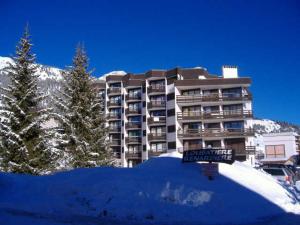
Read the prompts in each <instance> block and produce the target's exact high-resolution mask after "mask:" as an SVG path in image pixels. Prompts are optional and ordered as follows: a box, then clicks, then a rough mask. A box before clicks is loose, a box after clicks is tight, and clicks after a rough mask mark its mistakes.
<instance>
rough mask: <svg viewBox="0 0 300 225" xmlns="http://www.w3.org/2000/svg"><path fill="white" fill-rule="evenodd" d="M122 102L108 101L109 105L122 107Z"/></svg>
mask: <svg viewBox="0 0 300 225" xmlns="http://www.w3.org/2000/svg"><path fill="white" fill-rule="evenodd" d="M121 105H122V102H121V101H112V100H110V101H108V102H107V107H121Z"/></svg>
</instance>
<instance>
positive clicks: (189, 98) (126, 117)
mask: <svg viewBox="0 0 300 225" xmlns="http://www.w3.org/2000/svg"><path fill="white" fill-rule="evenodd" d="M102 79H103V81H102V83H101V81H99V82H98V84H97V87H98V88H99V92H102V94H103V96H104V97H105V111H106V115H107V125H108V127H109V139H110V148H111V149H112V151H113V152H114V154H115V156H116V157H117V158H118V160H119V162H120V165H121V166H124V167H131V166H134V165H136V164H138V163H140V162H142V161H144V160H147V159H149V158H150V157H153V156H157V155H160V154H162V153H165V152H172V151H181V152H182V151H188V150H192V149H201V148H230V149H234V150H235V152H236V158H237V159H238V160H241V161H244V160H246V159H247V158H249V157H250V158H251V157H252V156H253V157H254V153H255V147H254V143H253V137H254V132H253V129H252V118H253V113H252V95H251V93H250V91H249V86H250V84H251V79H250V78H248V77H239V76H238V70H237V67H232V66H223V68H222V76H216V75H211V74H209V72H208V71H207V70H206V69H205V68H202V67H196V68H174V69H171V70H150V71H148V72H146V73H144V74H130V73H128V74H119V73H117V74H109V75H107V76H105V77H103V78H102ZM252 159H253V158H251V160H252Z"/></svg>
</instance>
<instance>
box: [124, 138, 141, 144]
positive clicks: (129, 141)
mask: <svg viewBox="0 0 300 225" xmlns="http://www.w3.org/2000/svg"><path fill="white" fill-rule="evenodd" d="M125 141H126V144H140V143H142V138H141V137H126V139H125Z"/></svg>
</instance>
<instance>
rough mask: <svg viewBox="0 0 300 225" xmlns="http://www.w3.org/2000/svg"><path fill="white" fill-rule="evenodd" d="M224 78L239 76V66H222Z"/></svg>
mask: <svg viewBox="0 0 300 225" xmlns="http://www.w3.org/2000/svg"><path fill="white" fill-rule="evenodd" d="M222 75H223V78H238V77H239V76H238V68H237V66H222Z"/></svg>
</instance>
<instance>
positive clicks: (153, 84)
mask: <svg viewBox="0 0 300 225" xmlns="http://www.w3.org/2000/svg"><path fill="white" fill-rule="evenodd" d="M149 84H150V86H151V87H153V88H162V87H164V86H165V80H155V81H151V82H150V83H149Z"/></svg>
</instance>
